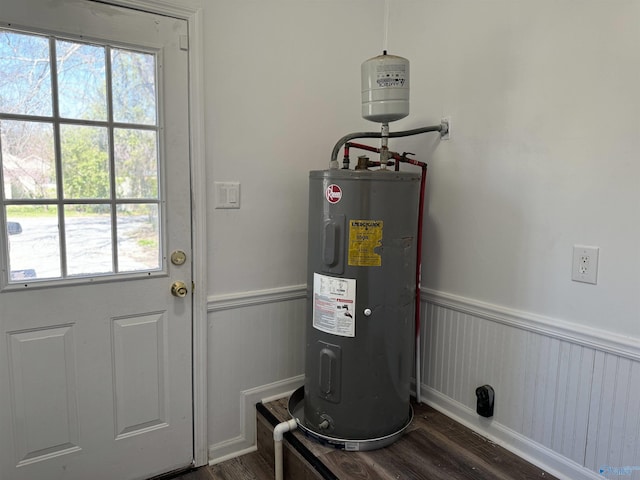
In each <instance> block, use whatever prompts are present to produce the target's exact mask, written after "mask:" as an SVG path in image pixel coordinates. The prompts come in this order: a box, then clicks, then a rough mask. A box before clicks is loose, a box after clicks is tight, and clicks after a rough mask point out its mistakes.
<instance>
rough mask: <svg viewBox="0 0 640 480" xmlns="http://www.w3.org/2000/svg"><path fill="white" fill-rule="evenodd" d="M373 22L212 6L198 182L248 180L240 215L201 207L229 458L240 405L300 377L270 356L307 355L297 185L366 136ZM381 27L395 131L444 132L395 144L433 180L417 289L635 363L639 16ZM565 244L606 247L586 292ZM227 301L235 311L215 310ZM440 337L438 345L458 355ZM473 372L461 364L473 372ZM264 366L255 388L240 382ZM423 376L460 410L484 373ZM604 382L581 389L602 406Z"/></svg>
mask: <svg viewBox="0 0 640 480" xmlns="http://www.w3.org/2000/svg"><path fill="white" fill-rule="evenodd" d="M383 12H384V2H383V0H377V1H373V0H262V1H250V0H224V1H223V0H215V1H210V2H207V3H205V21H204V23H205V35H204V36H205V56H206V58H205V79H206V82H207V89H206V99H205V109H206V131H207V145H206V147H207V166H208V171H207V181H208V182H209V183H210V184H213V182H214V181H228V180H229V181H240V182H241V184H242V207H241V209H240V210H214V209H213V196H212V195H210V197H209V229H210V230H209V258H208V273H209V285H210V287H209V293H210V309H211V311H212V313H211V314H210V316H209V322H210V339H209V346H210V347H209V348H210V364H209V371H210V375H209V382H210V395H211V396H210V412H209V414H210V422H209V433H210V437H211V440H212V442H214V443H216V444H220V445H222V446H223V447H224V446H225V445H227V444H225V442H226V441H229V442H231V444H233V439H234V438H237V437H238V436H240V437H241V436H242V431H241V430H242V425H241V419H240V413H239V410H240V408H239V406H238V403H239V402H240V398H241V396H242V395H243V394H242V392H245V391H247V389H252V388H258V387H259V386H260V385H266V384H271V383H272V382H274V381H277V380H281V379H284V378H286V377H287V376H289V377H295V376H296V375H299V374H301V373H302V372H303V365H302V363H301V362H302V360H301V357H300V356H299V352H297V351H295V349H294V353H293V354H292V356H291V359H292V360H291V361H292V362H293V364H292V365H288V366H285V365H284V364H282V362H281V359H282V357H280V356H278V354H276V353H271V354H270V353H269V352H270V351H272V352H273V351H275V349H276V348H279V347H285V348H286V347H287V346H288V345H290V344H297V342H302V341H303V339H302V330H300V329H293V330H291V329H290V328H289V326H290V325H291V322H294V324H296V323H295V322H304V318H302V317H301V314H300V311H299V308H298V307H296V308H293V307H292V306H291V304H292V303H294V304H296V305H297V302H298V298H299V295H300V293H301V292H303V290H304V283H305V282H306V277H305V271H306V260H305V258H306V230H307V175H308V171H309V170H311V169H323V168H325V167H326V165H327V163H328V160H329V158H328V157H329V153H330V150H331V148H332V147H333V144H334V143H335V141H336V140H337V139H338V138H339V137H341V136H342V135H343V134H345V133H348V132H352V131H361V130H376V129H377V125H375V124H372V123H369V122H366V121H364V120H362V119H361V118H360V107H359V99H360V96H359V82H360V73H359V67H360V63H361V62H362V61H363V60H365V59H367V58H369V57H371V56H374V55H377V54H378V53H379V52H380V50H381V49H382V38H383V33H382V30H381V29H382V25H383ZM389 23H390V29H389V44H388V47H389V52H390V53H395V54H399V55H402V56H405V57H407V58H409V59H410V60H411V69H412V72H411V84H412V85H411V98H412V100H411V110H412V113H411V115H410V116H409V117H408V118H406V119H404V120H402V121H400V122H397V123H395V124H392V130H401V129H405V128H412V127H417V126H422V125H425V124H433V123H438V122H439V120H440V118H441V117H442V116H446V115H451V116H452V118H453V132H452V139H451V141H449V142H438V141H437V138H434V137H433V136H421V137H413V138H408V139H397V140H392V141H391V148H392V149H395V150H399V151H411V152H415V153H416V157H417V158H419V159H421V160H426V161H428V162H429V165H430V168H429V185H428V191H427V192H428V193H427V197H428V198H427V209H428V217H427V219H426V220H427V221H426V222H425V259H424V269H423V286H424V287H425V288H426V289H427V290H428V291H429V292H435V294H437V295H441V297H442V298H447V296H451V297H452V298H453V297H455V298H456V299H458V300H457V302H458V303H457V305H458V304H460V302H462V303H464V304H470V305H484V306H487V308H488V309H490V310H491V311H498V312H503V313H504V312H508V314H505V315H506V316H507V317H509V318H510V319H514V320H513V323H514V324H518V323H519V322H520V323H522V322H524V323H527V321H528V320H527V319H532V318H533V319H534V320H533V324H535V327H532V328H534V330H535V331H536V332H538V333H540V332H544V333H545V335H546V334H547V333H548V334H549V335H550V337H549V338H560V337H561V338H562V341H567V342H569V343H568V344H569V345H571V346H569V347H567V348H574V349H575V348H582V347H585V346H588V347H589V348H593V355H594V356H593V358H595V359H598V358H601V355H604V353H598V352H607V353H606V354H607V355H615V354H616V352H617V351H618V346H619V345H622V347H620V351H622V354H621V355H622V356H621V357H620V358H625V356H626V357H629V358H632V359H634V360H635V361H637V360H638V359H640V356H639V355H638V352H637V351H635V353H634V352H633V351H632V352H631V353H629V351H628V350H625V349H626V346H628V345H633V344H634V343H637V341H638V340H639V339H640V322H639V321H638V320H639V317H640V295H639V293H640V292H639V291H638V290H639V282H638V280H637V277H636V274H635V272H637V271H640V253H639V252H640V250H638V249H637V246H638V245H640V188H639V187H640V185H639V180H638V179H640V162H638V161H637V152H639V151H640V108H639V107H640V93H639V90H638V85H640V81H639V80H640V62H639V61H638V59H639V58H640V27H639V25H640V2H639V1H637V0H628V1H627V0H612V1H607V2H603V1H601V0H535V1H534V0H530V1H524V0H523V1H513V0H483V1H478V0H446V1H444V0H420V1H418V0H415V1H412V0H391V1H390V22H389ZM574 244H588V245H596V246H599V247H600V268H599V278H598V284H597V285H595V286H594V285H588V284H582V283H576V282H572V281H571V258H572V246H573V245H574ZM282 289H284V291H286V292H290V293H291V296H289V297H288V296H287V295H284V296H281V295H280V291H281V290H282ZM263 295H264V296H266V297H268V298H269V302H271V303H276V304H277V305H280V307H278V308H280V310H278V308H277V307H275V306H273V307H269V308H273V309H275V310H269V312H270V313H268V315H266V316H265V320H264V321H263V315H262V314H261V312H260V311H259V310H256V309H255V308H254V307H253V306H252V305H253V304H252V302H253V301H254V300H253V299H255V298H256V296H257V297H259V298H261V296H263ZM229 299H233V301H234V302H235V303H234V305H235V306H234V307H233V308H231V309H226V308H224V309H219V308H218V305H221V304H225V302H227V301H228V300H229ZM243 299H245V300H243ZM243 301H246V305H243ZM455 308H458V307H452V310H451V311H452V312H454V311H455ZM274 311H279V312H280V313H274ZM279 315H281V320H280V321H278V316H279ZM491 315H493V314H491ZM292 316H293V317H292ZM297 316H300V318H296V317H297ZM442 318H444V320H442V319H439V320H438V321H439V322H442V321H445V322H446V321H447V318H449V317H447V316H446V315H445V316H444V317H442ZM523 319H524V320H523ZM429 321H434V320H433V319H429ZM529 326H530V325H529ZM556 327H557V328H558V329H559V330H558V331H560V330H562V332H563V333H562V334H560V333H558V332H555V331H554V328H556ZM447 328H448V329H449V330H446V332H448V336H443V337H442V338H443V341H447V342H449V341H455V338H456V337H455V335H454V330H453V327H447ZM491 328H493V327H491ZM491 328H489V330H488V331H493V330H491ZM509 328H511V327H509ZM527 328H529V327H527ZM273 329H276V330H277V332H278V333H279V335H277V336H276V337H275V338H274V337H273V336H272V335H270V334H269V332H272V330H273ZM525 330H526V329H525ZM247 332H251V334H252V336H251V338H250V339H247V337H246V336H245V335H246V333H247ZM260 332H262V334H263V335H260ZM509 332H510V331H502V330H500V331H499V334H500V335H501V338H505V339H507V340H508V339H509V338H511V337H510V336H509V335H512V334H511V333H509ZM549 332H550V333H549ZM567 332H568V333H567ZM513 335H514V336H517V337H518V338H519V341H521V342H523V344H526V345H527V355H528V357H529V358H536V359H538V358H543V357H544V356H545V355H546V353H545V350H544V348H543V345H546V344H545V343H544V341H540V342H538V343H535V342H533V343H531V344H529V343H527V342H528V339H530V338H529V337H527V336H523V337H521V336H518V335H516V334H513ZM582 336H584V338H583V337H582ZM587 337H588V340H587V339H586V338H587ZM464 338H465V340H464V341H465V342H471V339H470V338H471V337H468V336H467V337H464ZM573 338H581V340H579V341H578V342H577V343H575V345H578V346H576V347H573V346H572V345H574V343H572V341H573V340H571V339H573ZM451 339H454V340H451ZM598 339H603V340H602V341H603V342H604V343H603V345H599V344H598V342H599V340H598ZM426 341H428V339H427V340H426ZM461 341H462V340H461ZM545 341H546V340H545ZM425 346H428V343H426V344H425ZM270 347H273V348H270ZM538 347H539V348H538ZM632 350H633V348H632ZM514 351H515V350H514V349H510V350H508V351H507V352H506V354H508V353H509V352H511V353H514ZM572 351H573V350H572ZM589 351H590V352H591V351H592V350H589ZM221 352H224V355H223V356H221V355H220V353H221ZM516 353H517V352H516ZM499 354H500V355H505V352H504V351H502V350H500V353H499ZM590 354H591V353H590ZM599 355H600V356H599ZM634 355H635V356H634ZM447 358H448V357H447ZM447 358H445V357H444V356H441V357H438V358H432V357H431V359H430V360H428V361H433V362H440V363H443V362H444V363H446V361H448V360H447ZM465 358H466V359H465ZM465 358H462V357H460V359H459V362H460V363H459V364H457V365H458V367H459V368H461V369H463V371H465V372H466V371H467V370H464V369H465V368H467V367H468V368H475V367H474V366H473V362H474V361H475V360H471V359H470V357H465ZM607 358H608V357H607ZM518 359H520V357H518V358H500V360H502V361H504V362H507V363H508V362H510V361H513V360H518ZM467 360H468V361H469V362H472V363H471V364H470V365H466V367H465V361H467ZM494 361H495V359H492V360H491V362H494ZM540 361H542V360H540ZM491 362H490V363H491ZM587 363H588V362H587ZM258 364H259V365H260V368H258V369H257V371H256V372H257V373H256V372H254V373H255V374H254V373H252V374H251V375H250V376H249V377H243V378H250V381H244V380H242V379H240V378H239V377H238V378H232V377H233V376H234V375H235V374H234V371H237V372H238V374H237V375H238V376H241V375H242V376H246V375H248V374H247V373H246V372H247V371H248V370H250V369H251V365H258ZM237 365H240V367H239V368H238V370H232V369H235V368H237V367H236V366H237ZM425 367H426V368H425V375H424V377H423V379H422V381H423V382H424V385H423V387H424V388H427V389H428V390H429V391H430V392H432V393H433V392H435V394H439V395H441V396H442V398H446V399H449V400H447V401H451V402H452V403H451V405H458V404H459V405H467V407H469V408H470V406H471V405H472V402H473V396H471V397H469V395H472V392H473V390H474V389H475V386H477V385H476V384H475V382H477V381H480V380H481V379H480V376H478V377H473V378H472V376H471V375H470V374H469V375H467V374H465V375H463V377H462V378H464V379H465V380H464V381H465V382H466V383H465V384H460V385H459V386H458V387H457V388H459V390H457V391H455V392H451V391H448V390H447V389H446V385H441V384H438V383H437V382H436V381H435V380H434V378H432V377H431V376H430V375H431V373H429V372H431V370H429V365H428V364H427V365H425ZM458 367H457V368H458ZM595 367H597V365H595V363H594V368H595ZM633 372H637V367H633ZM583 373H584V372H583ZM584 375H585V378H589V379H590V380H588V381H589V382H596V380H597V379H598V378H600V377H601V372H600V373H599V372H595V371H592V372H586V373H584ZM501 378H502V377H501ZM545 378H546V380H545V379H542V380H540V382H537V383H536V384H535V388H539V389H548V388H555V385H556V384H555V383H553V382H557V381H558V379H557V377H552V376H549V377H545ZM594 379H596V380H594ZM489 381H492V380H491V379H489ZM499 382H502V383H501V391H500V394H501V395H502V392H504V391H505V389H510V390H508V392H509V393H507V396H506V397H504V396H501V397H500V398H501V399H504V398H516V397H517V394H518V393H517V392H516V391H514V390H513V388H515V387H514V386H513V385H507V383H508V381H507V383H505V381H503V380H499ZM601 383H602V385H600V383H597V382H596V383H590V384H589V386H590V389H586V386H585V385H583V386H582V388H585V389H586V390H585V391H587V390H588V391H589V394H590V395H594V396H596V395H598V394H600V396H599V397H597V398H607V397H606V393H603V392H604V390H602V391H599V390H598V388H600V389H602V388H605V386H603V385H604V384H605V383H606V382H601ZM526 384H527V385H528V384H529V383H526ZM617 388H622V386H621V384H617ZM636 390H637V389H635V390H634V389H630V390H628V392H629V393H628V394H627V395H628V397H627V398H628V400H627V401H628V402H629V405H635V404H636V403H635V402H640V392H637V391H636ZM252 391H253V390H252ZM223 392H224V393H223ZM234 398H237V399H238V400H237V403H234ZM554 398H555V397H554ZM557 398H560V399H562V398H563V397H562V396H558V397H557ZM594 398H595V397H594ZM502 401H504V400H502ZM445 403H446V402H445ZM503 405H504V404H503ZM554 405H555V404H554ZM591 407H592V405H591V404H588V405H587V406H586V407H585V408H586V410H585V411H586V412H587V415H589V413H588V412H589V409H590V408H591ZM508 408H511V407H508ZM558 408H560V407H558ZM510 411H512V413H513V412H516V413H514V415H516V416H517V411H516V409H515V408H512V409H511V410H510ZM629 411H635V410H633V409H630V410H629ZM503 412H504V410H503ZM582 413H584V412H582ZM503 418H505V417H503ZM508 418H509V420H505V422H506V423H505V425H506V427H505V428H510V427H512V426H513V425H512V423H509V422H512V420H513V416H511V417H508ZM589 418H590V419H592V417H591V416H590V417H589ZM593 418H595V417H593ZM598 418H599V417H598ZM621 418H622V417H619V418H617V419H613V420H611V419H609V420H607V421H611V425H617V424H618V423H619V422H620V421H621ZM598 421H600V420H598ZM496 424H497V425H500V423H499V422H496ZM551 428H555V427H551ZM516 431H517V434H518V435H520V436H521V437H517V438H521V439H523V441H525V442H527V441H529V442H533V444H537V443H540V444H541V445H543V446H544V448H547V449H548V452H556V453H557V454H558V455H566V452H570V453H571V452H574V451H579V449H580V448H583V449H584V444H580V441H579V440H580V439H578V441H577V443H575V442H574V443H571V442H573V441H574V440H572V437H571V435H570V434H568V435H569V436H568V437H567V438H564V437H563V438H562V439H558V438H556V437H554V438H553V439H551V438H547V437H544V436H540V435H538V433H536V432H535V431H530V432H529V431H528V430H526V429H522V431H520V430H517V429H516ZM554 431H555V430H554ZM238 432H240V433H238ZM608 434H609V435H613V433H611V432H608ZM536 435H537V436H536ZM514 438H515V437H514ZM582 440H584V438H583V439H582ZM545 442H546V443H545ZM558 442H560V443H558ZM567 442H569V443H567ZM559 445H560V446H559ZM613 445H614V447H612V448H617V447H615V445H616V444H615V442H614V443H613ZM227 446H228V445H227ZM602 448H605V447H602ZM576 449H578V450H576ZM214 450H215V451H218V450H216V449H214ZM227 450H228V449H227ZM227 450H225V449H224V448H222V447H221V448H220V449H219V451H220V452H226V451H227ZM545 451H547V450H545ZM583 451H584V450H583ZM548 452H547V453H548ZM590 452H591V450H586V453H587V455H589V454H590ZM608 455H609V456H608V457H607V456H603V455H601V456H600V457H597V456H596V455H595V454H594V456H592V458H586V457H582V458H581V460H582V463H581V462H578V464H579V466H585V467H587V468H590V469H595V468H597V467H598V464H597V462H598V461H600V460H601V459H602V461H605V460H607V459H616V458H617V456H616V455H617V452H613V453H611V452H609V453H608ZM621 455H622V454H621ZM567 457H568V458H570V459H571V461H577V460H575V458H577V457H575V456H573V455H572V454H568V455H567ZM596 457H597V458H596ZM622 458H624V459H625V461H626V459H629V458H632V457H629V455H627V454H625V456H620V459H622ZM637 460H638V462H640V459H637ZM612 461H613V460H612ZM639 464H640V463H639Z"/></svg>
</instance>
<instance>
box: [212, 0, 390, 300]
mask: <svg viewBox="0 0 640 480" xmlns="http://www.w3.org/2000/svg"><path fill="white" fill-rule="evenodd" d="M211 4H212V5H213V7H212V8H208V7H207V10H206V15H205V42H206V60H205V61H206V67H205V79H206V81H207V82H208V83H209V87H208V88H207V93H206V112H207V114H206V123H207V125H206V129H207V156H208V163H209V170H208V172H207V176H208V180H209V182H213V181H226V180H233V181H240V183H241V196H242V200H241V202H242V204H241V208H240V210H214V209H213V206H214V204H213V200H214V199H213V195H211V196H210V198H209V209H210V214H209V226H210V238H209V245H210V258H209V279H210V281H209V285H210V292H211V293H212V294H221V293H230V292H238V291H250V290H256V289H264V288H273V287H280V286H283V285H297V284H300V283H304V282H306V250H307V235H306V232H307V188H308V172H309V170H312V169H316V170H320V169H324V168H326V167H327V166H328V164H329V157H330V153H331V149H332V148H333V145H334V143H335V142H336V141H337V140H338V139H339V138H340V137H341V136H342V135H343V134H344V133H345V132H348V131H351V130H352V129H354V128H355V129H359V128H370V127H371V126H375V124H371V123H369V124H368V122H365V121H364V120H362V119H361V118H360V103H359V102H360V93H359V92H360V83H359V82H360V80H359V79H360V59H363V60H364V59H366V58H369V57H371V56H374V55H377V54H378V52H379V50H380V48H381V47H380V41H378V40H377V39H378V36H377V35H376V34H375V32H374V30H376V29H377V30H379V29H380V28H381V25H382V19H383V15H382V3H381V2H380V1H371V0H355V1H354V0H343V1H326V0H325V1H293V0H289V1H287V0H275V1H245V0H240V1H232V0H229V1H216V2H212V3H211ZM207 5H209V4H207ZM367 124H368V125H367ZM376 128H377V127H376Z"/></svg>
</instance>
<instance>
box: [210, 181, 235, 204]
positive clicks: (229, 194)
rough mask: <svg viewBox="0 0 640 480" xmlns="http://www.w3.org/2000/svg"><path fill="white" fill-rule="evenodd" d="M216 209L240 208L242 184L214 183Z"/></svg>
mask: <svg viewBox="0 0 640 480" xmlns="http://www.w3.org/2000/svg"><path fill="white" fill-rule="evenodd" d="M213 186H214V188H215V208H240V182H213Z"/></svg>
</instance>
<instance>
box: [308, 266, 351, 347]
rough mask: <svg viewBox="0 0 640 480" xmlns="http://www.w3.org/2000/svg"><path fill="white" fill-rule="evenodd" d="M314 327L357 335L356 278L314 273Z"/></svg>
mask: <svg viewBox="0 0 640 480" xmlns="http://www.w3.org/2000/svg"><path fill="white" fill-rule="evenodd" d="M313 328H316V329H318V330H320V331H322V332H326V333H331V334H332V335H339V336H341V337H355V336H356V280H355V278H337V277H329V276H328V275H321V274H319V273H314V274H313Z"/></svg>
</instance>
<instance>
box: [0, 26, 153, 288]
mask: <svg viewBox="0 0 640 480" xmlns="http://www.w3.org/2000/svg"><path fill="white" fill-rule="evenodd" d="M0 31H8V32H13V33H20V34H25V35H33V36H39V37H43V35H39V34H33V33H29V32H21V31H16V30H11V29H7V28H0ZM46 38H48V40H49V68H50V77H51V102H52V115H51V116H50V117H49V116H41V115H29V114H16V113H3V112H2V111H0V122H1V121H2V120H17V121H25V122H42V123H47V124H51V125H53V135H54V154H55V170H56V198H42V199H39V198H27V199H23V198H16V199H13V198H7V195H6V192H5V191H4V190H5V187H4V183H3V184H0V188H1V190H2V193H3V195H2V199H1V200H2V204H3V208H2V213H1V214H0V219H2V218H4V220H5V224H6V221H7V218H5V217H6V207H9V206H21V205H22V206H37V205H43V206H44V205H49V206H53V207H55V208H56V209H57V217H58V229H59V233H58V240H59V249H60V250H59V252H60V263H61V265H60V267H61V275H60V277H57V278H45V279H44V281H45V282H46V283H50V282H60V281H64V280H66V279H70V278H76V279H77V278H91V277H114V276H118V277H121V276H122V275H127V274H135V273H145V274H148V275H150V274H151V271H162V270H163V269H164V261H163V259H164V258H165V255H164V254H163V253H162V251H163V250H162V249H163V244H164V241H163V239H164V229H163V228H162V225H163V222H162V217H163V209H162V206H163V201H162V198H161V196H162V189H161V188H160V185H162V179H161V172H162V169H161V168H160V152H161V150H160V148H159V144H158V143H159V138H160V137H159V134H160V130H161V129H160V127H159V125H158V118H159V113H158V112H159V110H158V108H157V105H158V101H157V100H158V99H157V95H158V91H159V88H158V83H157V82H158V78H159V77H158V62H157V56H156V55H155V54H152V55H153V57H154V80H155V98H154V101H155V102H156V108H155V112H156V116H155V122H154V124H153V125H149V124H138V123H128V122H116V121H114V113H113V110H114V108H113V76H112V73H113V72H112V52H113V50H114V49H117V50H126V51H128V52H133V53H143V54H149V52H142V51H140V52H138V51H135V50H128V49H122V48H120V47H115V48H112V47H111V46H110V45H106V44H105V45H98V44H95V43H85V42H81V41H78V40H69V41H73V42H76V43H85V44H86V45H96V46H100V47H101V48H104V50H105V57H104V59H105V65H104V67H105V79H106V84H105V96H106V113H107V118H106V120H104V121H102V120H87V119H73V118H63V117H61V116H60V105H59V90H58V78H59V77H58V61H57V60H58V59H57V52H56V40H63V38H61V37H56V36H46ZM64 40H68V39H66V38H65V39H64ZM65 125H78V126H95V127H102V128H106V130H107V138H108V141H107V144H108V151H107V153H108V165H109V198H104V199H101V198H96V199H93V198H66V195H65V189H64V174H63V167H64V166H63V152H62V138H61V127H62V126H65ZM116 129H126V130H140V131H149V132H153V133H154V134H155V138H156V182H157V185H158V187H157V195H156V197H154V198H146V197H145V198H118V193H117V181H116V165H115V158H116V153H115V135H114V132H115V131H116ZM0 147H1V144H0ZM1 154H2V150H1V149H0V161H1V160H2V157H1ZM0 167H1V163H0ZM1 178H2V169H1V168H0V179H1ZM68 205H108V207H109V210H110V214H109V216H110V225H111V258H112V266H111V272H109V273H106V274H86V275H79V276H77V275H69V273H68V253H69V252H68V251H67V235H66V220H67V218H66V215H65V206H68ZM124 205H154V206H155V209H156V212H157V223H158V231H159V238H158V240H159V252H158V257H159V258H158V263H159V268H157V269H151V271H145V272H142V271H124V272H121V271H120V262H119V255H118V206H124ZM4 235H5V240H6V242H7V244H8V237H7V235H8V233H7V229H6V228H5V232H4ZM6 263H7V266H9V258H7V262H6ZM7 275H9V268H7ZM6 280H7V279H5V281H6ZM8 280H9V281H8V283H9V284H16V283H18V284H25V282H24V281H11V279H10V278H9V279H8ZM36 281H38V280H36ZM25 286H26V285H25Z"/></svg>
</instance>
